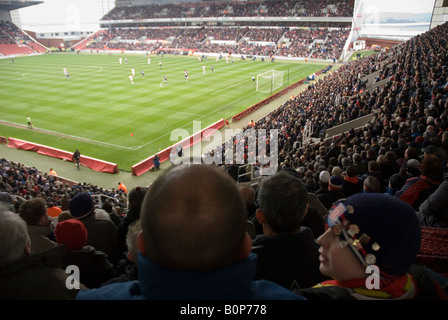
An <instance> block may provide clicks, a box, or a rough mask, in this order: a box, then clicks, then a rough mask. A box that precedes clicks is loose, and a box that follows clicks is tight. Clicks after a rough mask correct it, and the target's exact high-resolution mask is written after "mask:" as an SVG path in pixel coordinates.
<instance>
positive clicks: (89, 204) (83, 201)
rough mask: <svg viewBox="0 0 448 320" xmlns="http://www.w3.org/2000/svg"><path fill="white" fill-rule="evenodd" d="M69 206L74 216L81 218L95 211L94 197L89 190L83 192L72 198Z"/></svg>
mask: <svg viewBox="0 0 448 320" xmlns="http://www.w3.org/2000/svg"><path fill="white" fill-rule="evenodd" d="M68 207H69V210H70V214H71V215H72V216H73V218H76V219H81V218H84V217H87V216H88V215H89V214H90V213H92V212H93V209H94V206H93V199H92V197H91V196H90V194H88V193H87V192H81V193H78V194H77V195H76V196H74V197H73V198H72V199H71V200H70V203H69V205H68Z"/></svg>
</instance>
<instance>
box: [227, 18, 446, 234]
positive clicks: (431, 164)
mask: <svg viewBox="0 0 448 320" xmlns="http://www.w3.org/2000/svg"><path fill="white" fill-rule="evenodd" d="M447 29H448V24H444V25H441V26H438V27H436V28H434V29H432V30H430V31H429V32H427V33H424V34H422V35H420V36H417V37H414V38H412V39H410V40H408V41H406V42H403V43H401V44H399V45H396V46H394V47H392V48H391V49H390V50H389V51H388V52H380V53H377V54H374V55H371V56H367V57H364V58H361V59H358V60H354V61H350V62H348V63H347V64H345V65H344V66H342V67H341V68H339V69H337V70H335V71H332V72H331V73H330V74H329V75H327V76H326V77H325V78H324V79H319V80H318V81H316V82H315V83H310V84H309V86H308V88H307V89H305V90H304V91H303V92H301V93H300V94H298V95H297V96H296V97H292V98H291V99H290V100H288V101H286V102H285V103H284V104H283V105H282V106H281V107H280V108H278V109H276V110H274V111H272V112H271V113H270V114H268V115H267V116H265V117H263V118H262V119H260V120H259V121H257V122H255V123H254V124H252V126H251V128H254V129H264V130H267V132H269V130H272V129H277V130H278V150H279V153H278V156H279V159H278V164H279V168H280V169H283V170H292V171H293V172H295V173H296V174H297V175H298V176H300V177H301V178H302V179H303V180H304V181H305V184H306V185H307V188H308V191H309V192H312V193H315V194H318V195H319V194H322V193H323V192H324V191H325V192H328V190H330V189H332V190H334V189H335V188H336V189H340V191H343V190H344V189H347V190H350V191H347V192H346V193H345V194H344V193H343V192H342V194H343V195H344V196H348V195H349V193H350V194H351V193H353V191H352V190H353V189H354V187H347V188H344V186H347V185H348V183H349V182H350V183H353V184H357V185H358V186H357V187H356V190H358V192H381V193H388V194H391V195H393V196H394V197H397V198H399V199H401V200H403V201H405V202H407V203H409V204H410V205H412V206H413V207H414V209H415V211H416V212H419V211H420V208H422V210H424V213H421V216H420V219H421V221H422V225H426V226H436V227H439V226H441V225H443V226H447V224H446V223H447V222H448V216H447V215H446V212H445V211H446V210H445V209H443V206H441V205H440V204H438V207H437V208H436V207H432V210H428V209H427V205H428V203H426V202H425V200H426V199H428V197H429V195H431V194H433V193H434V192H435V191H436V190H438V187H439V186H440V185H441V184H442V183H443V181H444V176H446V175H447V159H448V158H447V153H448V131H447V130H448V101H447V89H448V70H447V67H446V66H447V61H448V56H447V49H446V43H447V41H448V38H447V36H446V31H447ZM376 74H379V75H380V76H379V78H380V79H389V81H387V82H386V83H384V84H383V85H381V86H377V87H375V86H374V83H375V81H376V80H375V77H369V75H376ZM369 78H370V80H368V79H369ZM368 114H374V118H373V120H371V121H369V122H367V123H366V124H365V125H363V126H362V127H360V128H351V129H350V130H349V131H348V132H345V133H343V134H340V135H338V136H334V137H332V139H330V141H329V140H328V139H325V138H326V130H327V129H328V128H332V127H334V126H337V125H340V124H343V123H346V122H347V121H350V120H355V119H358V118H360V117H362V116H364V115H368ZM308 122H312V123H313V124H314V131H313V132H312V137H314V138H316V139H317V141H318V142H316V143H313V144H310V143H308V144H302V141H303V130H304V127H305V125H306V124H307V123H308ZM251 128H250V127H249V126H247V127H246V128H245V129H246V131H247V130H249V129H251ZM245 134H247V133H245V132H243V133H241V135H239V136H236V137H234V139H233V143H234V145H235V146H236V145H237V144H238V143H239V142H240V141H241V140H244V139H245V138H246V139H247V140H249V139H248V138H247V136H244V135H245ZM237 149H238V148H235V150H237ZM222 150H225V146H223V148H222ZM239 150H241V148H240V149H239ZM244 150H245V152H247V150H248V148H247V146H246V149H244ZM227 151H228V150H227ZM235 152H236V151H235ZM244 158H245V159H247V158H248V155H247V154H245V155H244ZM223 159H225V157H224V156H223ZM234 159H237V155H236V154H235V157H234ZM240 159H241V158H240ZM226 166H227V167H228V171H229V172H236V170H235V169H232V168H233V167H234V166H235V165H226ZM261 167H263V165H262V164H260V163H255V168H256V169H257V168H258V169H259V168H261ZM322 172H327V174H321V173H322ZM335 177H338V178H339V179H335ZM392 177H393V178H392ZM234 178H236V179H238V175H234ZM332 178H334V181H332ZM445 179H446V178H445ZM358 180H359V181H358ZM336 182H337V183H336ZM358 182H359V184H358ZM322 184H323V186H322ZM411 186H412V187H411ZM333 193H334V192H333ZM339 195H341V193H339ZM323 198H324V197H323V196H322V197H321V199H323ZM432 200H433V199H432ZM333 201H334V199H332V201H328V202H326V206H327V209H328V206H329V205H330V204H331V203H332V202H333ZM433 203H434V201H433ZM428 215H430V216H431V218H429V217H428ZM429 221H430V222H429Z"/></svg>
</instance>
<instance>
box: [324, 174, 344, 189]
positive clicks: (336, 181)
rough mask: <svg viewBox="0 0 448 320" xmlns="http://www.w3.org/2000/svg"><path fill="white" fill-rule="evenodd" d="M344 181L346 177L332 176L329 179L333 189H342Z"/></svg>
mask: <svg viewBox="0 0 448 320" xmlns="http://www.w3.org/2000/svg"><path fill="white" fill-rule="evenodd" d="M343 183H344V179H342V178H341V177H339V176H332V177H331V178H330V180H329V181H328V185H329V186H330V187H331V189H333V190H334V189H337V190H339V189H342V184H343Z"/></svg>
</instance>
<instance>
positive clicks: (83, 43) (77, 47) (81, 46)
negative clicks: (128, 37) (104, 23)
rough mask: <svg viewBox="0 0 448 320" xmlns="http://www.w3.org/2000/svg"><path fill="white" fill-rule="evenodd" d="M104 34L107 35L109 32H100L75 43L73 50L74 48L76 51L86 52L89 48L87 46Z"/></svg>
mask: <svg viewBox="0 0 448 320" xmlns="http://www.w3.org/2000/svg"><path fill="white" fill-rule="evenodd" d="M104 33H107V30H98V31H97V32H95V33H94V34H92V35H90V36H89V37H87V38H84V39H82V40H81V41H79V42H77V43H75V44H74V45H73V46H71V48H73V49H74V50H84V49H85V48H86V47H87V44H88V42H89V41H90V40H92V39H93V38H95V37H97V36H99V35H101V34H104Z"/></svg>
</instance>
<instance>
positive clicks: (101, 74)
mask: <svg viewBox="0 0 448 320" xmlns="http://www.w3.org/2000/svg"><path fill="white" fill-rule="evenodd" d="M120 57H121V58H122V59H123V62H122V64H120V63H119V58H120ZM125 59H127V62H125ZM160 62H161V63H162V64H161V65H160V64H159V63H160ZM204 65H205V66H206V72H205V74H204V72H203V68H202V67H203V66H204ZM327 65H328V63H327V64H322V63H320V64H319V63H310V62H306V63H305V62H301V63H300V62H283V61H275V62H271V61H261V60H260V59H257V60H256V61H252V60H248V59H246V60H242V59H239V58H237V59H235V58H234V59H233V63H231V62H230V61H229V63H227V62H226V60H225V59H221V60H219V61H216V58H215V57H209V58H208V59H204V60H203V61H200V60H199V59H198V58H197V57H192V56H172V55H165V56H163V57H162V56H157V55H152V56H151V63H150V64H148V59H147V58H146V56H144V55H136V54H134V55H131V54H128V55H126V54H98V53H80V54H76V53H64V54H46V55H38V56H29V57H17V58H15V59H14V61H12V60H11V59H0V136H4V137H14V138H17V139H22V140H26V141H30V142H33V143H37V144H43V145H47V146H51V147H54V148H58V149H62V150H66V151H69V152H73V151H74V150H75V149H76V148H78V149H79V150H80V151H81V153H82V154H83V155H85V156H90V157H93V158H97V159H101V160H105V161H109V162H113V163H117V164H118V167H119V169H120V170H125V171H130V170H131V166H132V165H134V164H136V163H138V162H140V161H142V160H144V159H146V158H147V157H149V156H151V155H153V154H154V153H156V152H158V151H159V150H163V149H165V148H167V147H169V146H171V145H173V144H174V143H175V142H177V141H178V140H176V141H170V140H171V133H172V132H173V130H175V129H186V130H188V132H189V133H191V134H193V133H194V132H192V131H193V121H200V123H201V129H204V128H206V127H207V126H209V125H211V124H213V123H215V122H216V121H218V120H220V119H223V118H229V119H230V118H231V117H232V116H233V115H235V114H237V113H239V112H241V111H243V110H245V109H247V108H248V107H250V106H252V105H254V104H256V103H257V102H259V101H261V100H263V99H265V98H267V97H269V96H270V95H271V92H269V93H261V92H258V91H257V90H256V88H255V85H254V84H253V83H252V79H251V78H252V76H255V77H256V76H257V75H258V74H261V73H263V72H266V71H269V70H272V69H275V70H279V71H284V78H283V86H282V87H281V88H278V89H277V91H279V90H281V89H282V88H284V87H285V86H287V85H291V84H293V83H295V82H297V81H299V80H301V79H303V78H306V77H307V76H308V75H310V74H313V73H314V72H316V71H318V70H320V69H322V68H324V67H325V66H327ZM212 66H213V67H214V70H213V72H212V70H211V67H212ZM64 68H67V71H68V73H69V74H70V79H67V77H66V76H65V75H64V73H63V69H64ZM131 69H135V76H134V80H133V81H134V84H132V83H131V81H130V79H129V75H130V74H131ZM142 70H143V71H144V76H143V77H142V75H141V71H142ZM185 70H187V71H188V73H189V81H188V82H186V81H185V77H184V71H185ZM164 75H166V76H167V78H168V85H164V83H163V77H164ZM268 91H269V90H268ZM274 92H275V91H273V92H272V93H274ZM27 115H29V116H30V117H31V120H32V122H33V125H34V130H30V129H28V128H27V125H26V123H27ZM241 121H245V120H241ZM179 140H181V139H179Z"/></svg>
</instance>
